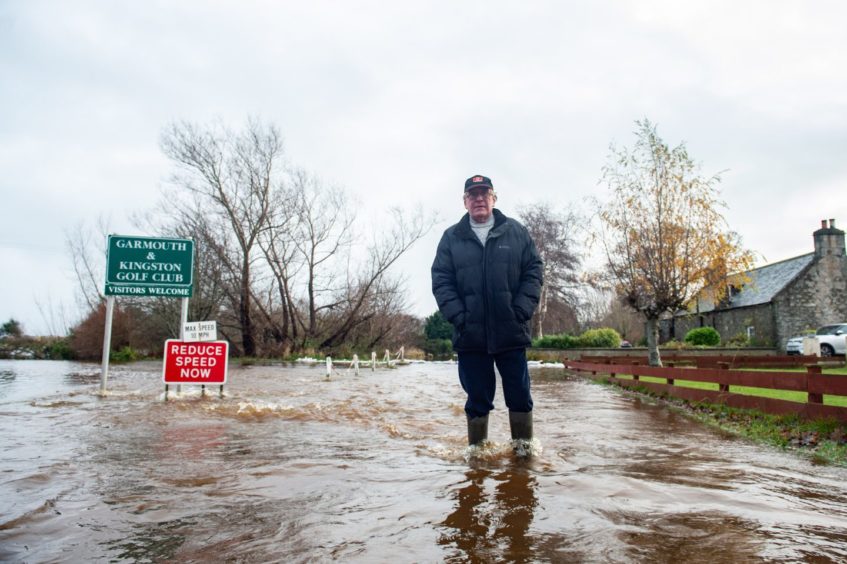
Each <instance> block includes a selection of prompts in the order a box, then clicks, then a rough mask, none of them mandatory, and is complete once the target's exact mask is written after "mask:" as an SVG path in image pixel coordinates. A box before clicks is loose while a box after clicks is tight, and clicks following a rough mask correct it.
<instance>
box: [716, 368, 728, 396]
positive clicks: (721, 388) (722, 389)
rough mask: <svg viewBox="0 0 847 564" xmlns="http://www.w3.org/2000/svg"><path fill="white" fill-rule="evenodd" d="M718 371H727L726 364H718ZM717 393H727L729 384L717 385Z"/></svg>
mask: <svg viewBox="0 0 847 564" xmlns="http://www.w3.org/2000/svg"><path fill="white" fill-rule="evenodd" d="M717 364H718V370H729V363H728V362H718V363H717ZM718 391H719V392H729V384H721V383H718Z"/></svg>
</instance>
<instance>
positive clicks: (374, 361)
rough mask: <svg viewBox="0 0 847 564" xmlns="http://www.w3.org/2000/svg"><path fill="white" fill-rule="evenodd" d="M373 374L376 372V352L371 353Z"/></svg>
mask: <svg viewBox="0 0 847 564" xmlns="http://www.w3.org/2000/svg"><path fill="white" fill-rule="evenodd" d="M371 372H376V351H371Z"/></svg>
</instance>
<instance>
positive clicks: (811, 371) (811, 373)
mask: <svg viewBox="0 0 847 564" xmlns="http://www.w3.org/2000/svg"><path fill="white" fill-rule="evenodd" d="M821 374H823V369H822V368H821V367H820V366H817V365H815V366H807V367H806V391H808V392H809V399H808V402H809V403H823V394H819V393H816V392H811V391H809V388H811V387H812V386H811V385H810V384H811V383H812V380H813V379H814V378H815V377H816V376H820V375H821Z"/></svg>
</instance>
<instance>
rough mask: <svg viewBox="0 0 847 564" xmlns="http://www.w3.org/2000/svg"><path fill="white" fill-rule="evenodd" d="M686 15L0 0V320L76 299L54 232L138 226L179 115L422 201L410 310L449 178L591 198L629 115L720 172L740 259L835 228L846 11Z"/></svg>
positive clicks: (507, 200) (424, 305)
mask: <svg viewBox="0 0 847 564" xmlns="http://www.w3.org/2000/svg"><path fill="white" fill-rule="evenodd" d="M687 4H691V3H681V2H665V1H652V2H650V1H648V2H644V1H640V2H626V1H623V0H621V1H608V0H607V1H597V2H575V1H570V2H559V1H550V2H522V3H520V5H518V3H515V2H498V1H494V2H491V1H489V2H482V1H479V2H446V1H444V2H413V3H412V2H393V3H387V2H375V1H374V2H356V3H353V2H340V1H337V2H330V1H315V2H243V1H241V2H199V1H197V2H191V1H182V2H164V1H163V2H149V1H148V2H120V1H102V2H84V1H75V2H59V1H54V2H47V1H37V0H36V1H23V0H21V1H11V0H5V1H2V0H0V172H2V174H0V190H2V195H3V205H2V208H0V210H2V211H0V261H2V264H3V276H2V292H0V320H6V319H8V318H9V317H12V316H13V317H16V318H18V319H20V320H21V321H22V322H23V323H24V326H25V328H26V329H27V330H28V331H29V332H30V333H40V332H43V331H45V330H46V327H45V323H44V322H43V320H42V318H41V316H40V314H39V312H38V309H37V308H36V307H35V305H34V302H35V300H36V299H37V300H39V301H41V302H42V303H47V302H48V301H52V303H53V304H54V305H56V304H58V303H60V302H61V303H65V304H66V307H70V306H71V305H72V304H73V280H72V274H71V271H70V262H69V260H67V256H66V252H65V249H64V231H65V230H66V229H70V228H72V227H73V226H74V225H76V224H78V223H79V222H81V221H89V222H92V221H93V220H94V219H95V218H96V217H97V216H98V215H103V216H108V217H109V218H110V219H111V226H112V227H113V230H114V231H116V232H120V233H128V234H137V233H136V230H135V229H133V228H132V227H131V225H130V223H129V222H128V220H127V216H128V214H129V213H130V212H132V211H138V210H146V209H149V208H151V207H152V206H153V205H154V204H155V203H156V202H157V201H158V200H159V198H160V188H161V187H162V186H163V184H164V180H165V179H166V178H167V175H168V170H169V166H168V162H167V160H166V159H165V158H164V157H163V156H162V154H161V152H160V150H159V148H158V136H159V133H160V131H161V129H162V127H163V126H164V125H166V124H167V123H168V122H169V121H171V120H174V119H186V120H191V121H195V122H199V123H206V122H209V121H211V120H213V119H217V118H220V119H222V120H224V121H225V122H226V123H228V124H230V125H232V126H235V127H238V126H240V125H241V124H243V123H244V120H245V118H246V117H247V116H249V115H252V116H257V117H260V118H262V119H264V120H267V121H271V122H274V123H275V124H277V125H278V126H279V127H280V129H281V130H282V132H283V134H284V136H285V141H286V148H287V158H288V159H289V160H290V161H291V162H292V163H294V164H296V165H299V166H302V167H305V168H307V169H308V170H310V171H312V172H314V173H316V174H318V175H319V176H321V177H322V178H323V179H324V180H325V181H327V182H329V183H333V184H338V185H341V186H343V187H345V188H346V189H347V190H348V191H350V192H351V193H353V194H355V195H356V196H357V197H358V198H359V200H360V202H362V203H363V204H365V205H366V206H367V207H368V208H369V209H370V210H372V211H371V212H369V213H372V214H374V215H378V214H379V213H380V212H382V211H384V210H386V209H387V208H388V207H389V206H392V205H400V206H404V207H413V206H424V207H426V208H428V209H431V210H433V211H435V212H438V214H439V216H440V217H441V218H442V222H441V223H440V224H439V225H438V226H437V228H436V229H435V230H434V231H433V232H432V234H431V235H430V236H429V237H427V238H426V240H424V241H422V242H421V243H419V244H418V246H417V247H416V248H415V249H414V250H413V251H412V252H411V253H410V254H409V255H408V256H407V257H406V258H405V259H404V260H403V262H402V264H401V265H400V267H401V268H402V269H403V271H404V272H405V273H406V275H407V277H408V286H409V289H410V292H411V295H410V303H411V304H412V305H413V311H414V312H415V313H417V314H420V315H426V314H428V313H431V312H432V311H433V310H434V309H435V302H434V300H433V299H432V297H431V295H430V292H429V265H430V263H431V258H432V255H433V253H434V248H435V245H436V244H437V240H438V237H439V236H440V233H441V231H442V230H443V229H444V228H445V227H446V226H447V225H448V224H449V223H452V222H454V221H455V220H457V219H458V218H459V216H460V215H461V213H462V212H463V209H462V203H461V185H462V182H463V181H464V179H465V178H466V177H468V176H470V175H471V174H475V173H483V174H486V175H488V176H490V177H491V178H492V179H493V181H494V184H495V187H496V188H497V190H498V192H499V195H500V199H499V202H498V207H500V208H501V209H502V210H503V211H504V212H506V213H507V214H509V213H512V214H514V212H515V211H516V208H517V207H518V206H519V205H520V204H526V203H531V202H535V201H548V202H554V203H561V204H569V203H571V204H574V205H578V206H584V202H585V199H586V198H587V197H589V196H599V197H603V195H604V190H603V188H602V187H601V186H599V185H598V184H597V181H598V179H599V177H600V167H601V166H602V164H603V163H604V161H605V158H606V155H607V151H608V146H609V143H610V142H613V141H614V142H616V143H618V144H631V142H632V135H631V132H632V130H633V122H634V120H636V119H640V118H643V117H648V118H649V119H651V120H652V121H654V122H655V123H657V124H658V126H659V133H660V134H661V135H662V137H663V138H664V139H665V140H666V141H667V142H668V143H670V144H671V145H675V144H677V143H679V142H680V141H685V142H686V143H687V145H688V148H689V151H690V152H691V154H692V155H693V156H694V157H695V158H696V159H697V160H698V161H700V162H702V164H703V170H704V172H707V173H712V172H718V171H722V170H725V171H726V172H725V173H724V174H723V182H722V184H721V189H722V194H723V199H724V200H725V201H726V202H727V204H728V206H729V207H728V210H726V213H725V215H726V217H727V219H728V221H729V224H730V227H731V228H733V229H734V230H736V231H738V232H739V234H740V235H741V236H742V238H743V241H744V244H745V245H746V246H747V247H748V248H751V249H752V250H754V251H758V252H759V253H761V254H762V255H764V257H765V258H766V259H767V261H769V262H772V261H776V260H781V259H784V258H788V257H791V256H795V255H798V254H802V253H806V252H809V251H811V249H812V239H811V232H812V231H813V230H814V229H815V228H817V227H818V226H819V225H820V223H819V222H820V219H822V218H830V217H831V218H836V220H837V221H838V222H840V223H839V226H841V227H845V226H847V197H845V195H844V192H845V189H847V158H845V156H847V39H845V37H847V35H845V34H844V33H843V24H844V22H845V21H847V4H845V3H843V2H836V1H833V2H816V1H812V2H804V3H800V2H780V1H769V0H762V1H749V2H737V1H736V2H708V3H697V4H698V5H697V6H690V5H687Z"/></svg>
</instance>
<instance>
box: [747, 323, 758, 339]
mask: <svg viewBox="0 0 847 564" xmlns="http://www.w3.org/2000/svg"><path fill="white" fill-rule="evenodd" d="M755 335H756V328H755V327H753V326H752V325H750V326H749V327H747V338H748V339H752V338H753V337H754V336H755Z"/></svg>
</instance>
